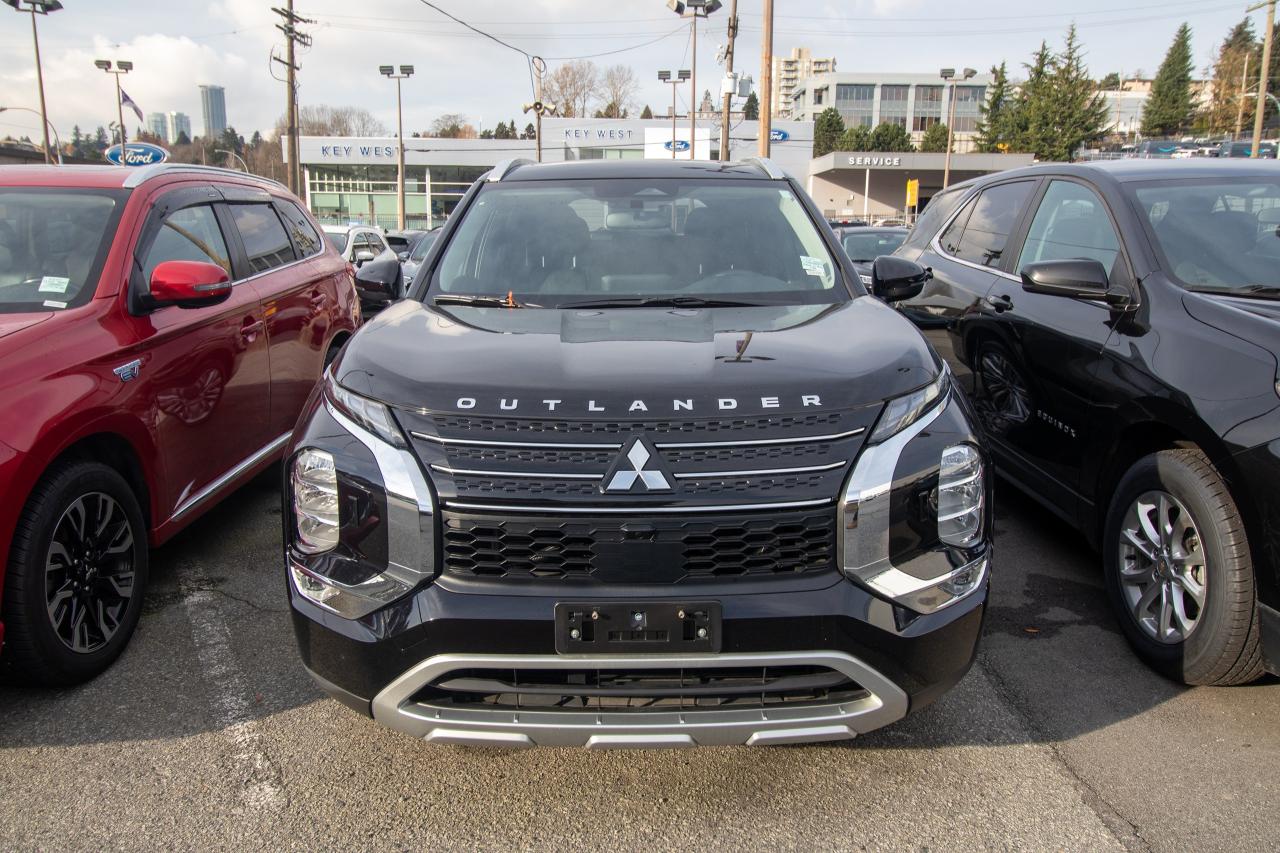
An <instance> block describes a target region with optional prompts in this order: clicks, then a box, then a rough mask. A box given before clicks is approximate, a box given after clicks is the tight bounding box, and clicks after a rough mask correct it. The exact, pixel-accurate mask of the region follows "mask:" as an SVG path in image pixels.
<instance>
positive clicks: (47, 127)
mask: <svg viewBox="0 0 1280 853" xmlns="http://www.w3.org/2000/svg"><path fill="white" fill-rule="evenodd" d="M6 110H22V111H23V112H24V113H31V114H32V115H33V116H40V113H38V112H36V111H35V110H33V109H30V108H29V107H0V113H2V112H5V111H6ZM40 118H41V119H43V120H44V131H45V139H48V138H49V133H50V131H52V132H53V144H54V147H55V148H57V149H58V165H59V166H61V165H62V140H61V139H60V138H58V129H57V128H56V127H54V126H53V123H52V122H50V121H49V120H48V119H45V118H44V116H40ZM45 162H46V163H47V162H49V160H48V157H46V158H45Z"/></svg>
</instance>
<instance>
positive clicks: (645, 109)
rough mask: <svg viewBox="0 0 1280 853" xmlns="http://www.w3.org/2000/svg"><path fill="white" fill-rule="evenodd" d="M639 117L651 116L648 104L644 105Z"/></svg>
mask: <svg viewBox="0 0 1280 853" xmlns="http://www.w3.org/2000/svg"><path fill="white" fill-rule="evenodd" d="M640 118H653V110H651V109H649V105H648V104H645V105H644V111H643V112H641V113H640Z"/></svg>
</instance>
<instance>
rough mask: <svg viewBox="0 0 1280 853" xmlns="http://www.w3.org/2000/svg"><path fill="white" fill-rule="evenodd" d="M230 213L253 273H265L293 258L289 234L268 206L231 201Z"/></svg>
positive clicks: (272, 209)
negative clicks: (232, 202) (233, 202)
mask: <svg viewBox="0 0 1280 853" xmlns="http://www.w3.org/2000/svg"><path fill="white" fill-rule="evenodd" d="M231 215H232V217H233V218H234V219H235V222H236V229H237V230H239V232H240V239H241V240H243V241H244V251H245V254H246V255H248V256H249V268H250V270H251V271H252V272H253V273H260V272H266V271H267V270H269V269H273V268H275V267H278V266H283V265H284V264H287V263H289V262H291V261H292V260H293V259H294V258H293V247H292V246H291V245H290V244H289V235H288V234H286V233H285V230H284V226H283V225H281V224H280V217H278V216H276V211H275V208H273V207H272V206H271V205H269V204H233V205H231Z"/></svg>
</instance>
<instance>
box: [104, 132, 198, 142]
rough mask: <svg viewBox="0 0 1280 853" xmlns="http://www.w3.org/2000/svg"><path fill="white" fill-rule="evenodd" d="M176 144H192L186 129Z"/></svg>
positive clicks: (179, 135)
mask: <svg viewBox="0 0 1280 853" xmlns="http://www.w3.org/2000/svg"><path fill="white" fill-rule="evenodd" d="M98 130H102V128H98ZM104 136H105V133H104ZM174 144H175V145H190V144H191V137H190V136H187V132H186V131H185V130H184V131H182V132H180V133H179V134H178V138H177V140H176V141H175V142H174Z"/></svg>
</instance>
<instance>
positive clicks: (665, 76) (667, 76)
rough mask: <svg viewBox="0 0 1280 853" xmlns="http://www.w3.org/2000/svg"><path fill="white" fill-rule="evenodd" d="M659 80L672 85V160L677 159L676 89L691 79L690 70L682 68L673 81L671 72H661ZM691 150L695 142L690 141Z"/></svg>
mask: <svg viewBox="0 0 1280 853" xmlns="http://www.w3.org/2000/svg"><path fill="white" fill-rule="evenodd" d="M658 79H659V80H661V81H662V82H663V83H670V84H671V159H672V160H674V159H676V87H677V86H679V85H680V84H681V83H683V82H684V81H685V80H688V79H689V69H687V68H682V69H680V70H679V71H677V72H676V79H675V80H672V79H671V72H670V71H659V72H658ZM689 150H690V151H692V150H693V140H690V141H689Z"/></svg>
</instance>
